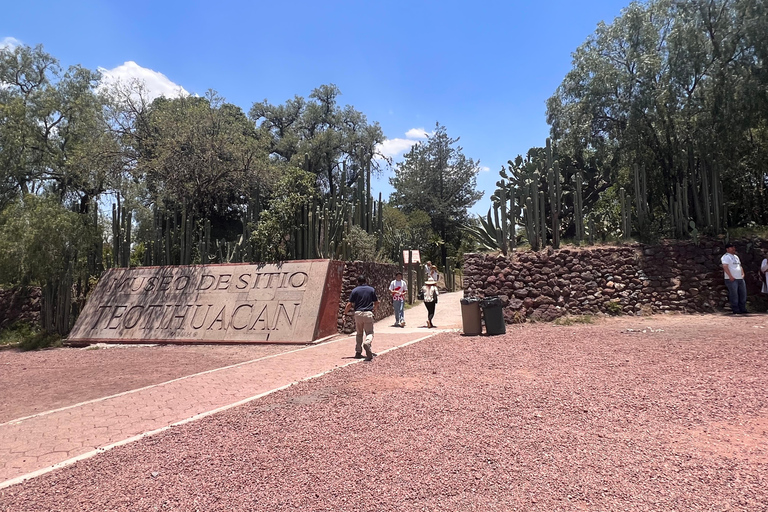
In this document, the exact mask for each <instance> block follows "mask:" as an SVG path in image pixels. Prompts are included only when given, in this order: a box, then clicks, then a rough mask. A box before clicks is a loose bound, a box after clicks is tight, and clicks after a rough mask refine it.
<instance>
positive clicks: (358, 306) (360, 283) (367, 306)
mask: <svg viewBox="0 0 768 512" xmlns="http://www.w3.org/2000/svg"><path fill="white" fill-rule="evenodd" d="M353 309H354V310H355V329H356V330H357V337H356V340H355V359H362V357H363V349H365V360H366V361H370V360H371V359H373V356H375V355H376V354H374V353H373V350H372V348H371V345H372V343H373V317H374V314H375V313H376V310H377V309H379V299H378V297H376V290H374V289H373V287H372V286H369V285H367V284H366V279H365V276H360V277H358V278H357V286H356V287H355V289H354V290H352V293H351V294H350V295H349V302H347V306H346V307H345V308H344V314H345V315H348V314H349V313H350V311H352V310H353ZM364 335H365V343H363V336H364Z"/></svg>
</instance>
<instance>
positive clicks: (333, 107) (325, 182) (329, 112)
mask: <svg viewBox="0 0 768 512" xmlns="http://www.w3.org/2000/svg"><path fill="white" fill-rule="evenodd" d="M340 95H341V91H339V88H338V87H336V86H335V85H333V84H329V85H321V86H320V87H318V88H316V89H314V90H313V91H312V93H311V94H310V95H309V100H310V101H307V100H305V99H304V98H302V97H300V96H296V97H294V98H293V99H291V100H288V101H286V102H285V104H283V105H273V104H271V103H269V102H268V101H267V100H264V101H262V102H257V103H254V104H253V107H252V108H251V110H250V114H249V115H250V118H251V120H252V121H253V122H254V123H256V125H257V127H258V130H259V134H260V136H261V137H262V138H263V139H265V140H266V141H268V144H269V151H270V154H271V155H272V157H273V158H275V159H276V160H279V161H281V162H288V163H290V164H292V165H294V166H297V167H302V168H304V170H306V171H309V172H311V173H313V174H315V175H316V176H317V183H318V188H319V189H320V190H321V191H323V192H327V193H328V194H330V195H334V194H335V193H336V191H337V189H338V188H339V184H340V183H341V181H342V180H343V181H344V182H345V183H346V184H351V183H354V182H355V180H356V179H357V177H358V175H359V174H360V173H367V174H368V176H370V173H371V172H375V171H376V166H377V165H378V163H379V162H380V161H381V160H379V159H376V158H375V157H376V156H379V155H377V149H376V148H377V147H378V145H379V144H380V143H381V142H383V141H384V133H383V132H382V130H381V127H380V126H379V124H378V123H369V122H368V120H367V118H366V116H365V115H364V114H362V113H361V112H359V111H357V110H355V109H354V108H353V107H352V106H349V105H346V106H344V107H341V106H340V105H339V104H338V102H337V98H338V97H339V96H340ZM305 155H306V156H305ZM368 182H370V179H368Z"/></svg>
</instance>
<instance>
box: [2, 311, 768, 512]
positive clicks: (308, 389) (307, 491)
mask: <svg viewBox="0 0 768 512" xmlns="http://www.w3.org/2000/svg"><path fill="white" fill-rule="evenodd" d="M767 352H768V317H766V316H753V317H728V316H660V317H653V318H645V319H639V318H620V319H611V320H606V321H603V322H600V323H599V324H595V325H571V326H555V325H542V324H538V325H526V326H522V327H510V328H509V330H508V333H507V334H506V335H504V336H496V337H491V338H488V337H462V336H460V335H458V334H455V333H444V334H440V335H438V336H436V337H434V338H431V339H428V340H426V341H423V342H420V343H417V344H414V345H410V346H408V347H406V348H403V349H400V350H396V351H393V352H390V353H388V354H384V355H381V356H380V357H377V358H376V359H375V360H374V362H372V363H361V364H355V365H352V366H349V367H345V368H341V369H339V370H337V371H334V372H332V373H330V374H328V375H325V376H323V377H321V378H319V379H315V380H312V381H307V382H302V383H300V384H297V385H295V386H292V387H291V388H289V389H287V390H284V391H282V392H278V393H275V394H272V395H269V396H267V397H264V398H263V399H260V400H257V401H255V402H252V403H250V404H247V405H245V406H242V407H238V408H234V409H231V410H228V411H225V412H223V413H221V414H217V415H214V416H211V417H209V418H206V419H205V420H201V421H197V422H193V423H190V424H186V425H183V426H181V427H175V428H173V429H170V430H169V431H166V432H165V433H163V434H160V435H157V436H154V437H149V438H146V439H143V440H142V441H139V442H136V443H132V444H129V445H126V446H123V447H120V448H116V449H114V450H111V451H109V452H107V453H105V454H102V455H100V456H97V457H95V458H92V459H88V460H86V461H81V462H79V463H77V464H75V465H73V466H70V467H68V468H65V469H63V470H58V471H55V472H52V473H49V474H46V475H44V476H42V477H39V478H35V479H33V480H31V481H28V482H26V483H24V484H21V485H17V486H13V487H9V488H7V489H4V490H0V510H2V511H14V512H16V511H38V510H41V511H42V510H46V511H48V510H56V511H80V510H87V511H104V510H116V511H117V510H120V511H122V510H126V511H128V510H131V511H136V510H139V511H143V510H147V511H149V510H184V511H195V510H199V511H210V510H217V511H218V510H221V511H224V510H227V511H229V510H259V511H260V510H264V511H297V510H301V511H305V510H306V511H310V510H311V511H420V510H430V511H432V510H445V511H457V510H461V511H464V510H480V511H512V510H541V511H553V510H564V511H565V510H568V511H571V510H622V511H624V510H626V511H640V510H643V511H646V510H647V511H659V510H665V511H666V510H680V511H691V510H694V511H698V510H707V511H711V510H716V511H721V510H748V511H760V510H768V481H767V480H768V400H767V399H768V354H767Z"/></svg>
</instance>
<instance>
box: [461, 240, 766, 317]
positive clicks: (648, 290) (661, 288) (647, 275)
mask: <svg viewBox="0 0 768 512" xmlns="http://www.w3.org/2000/svg"><path fill="white" fill-rule="evenodd" d="M734 243H735V244H736V249H737V254H738V255H739V257H740V259H741V261H742V265H743V266H744V270H745V272H746V274H747V275H746V281H747V293H748V295H750V296H751V299H752V300H751V302H752V308H753V309H762V308H763V307H764V304H765V301H764V300H763V299H761V298H760V297H759V295H760V294H759V292H760V283H759V281H758V275H757V270H758V267H759V265H760V262H761V261H762V258H763V257H764V256H762V254H761V251H762V250H766V249H768V241H766V240H761V239H750V240H738V241H734ZM723 247H724V244H723V242H722V241H718V240H701V241H700V242H699V243H698V244H694V243H693V242H670V243H664V244H660V245H653V246H651V245H643V244H632V245H627V246H622V247H590V248H565V249H560V250H557V251H556V250H553V249H552V248H548V249H547V250H544V251H540V252H531V251H527V252H516V253H514V254H512V255H510V256H502V255H491V254H467V255H465V257H464V294H465V296H479V297H490V296H498V297H499V298H500V299H501V301H502V303H503V305H504V318H505V320H506V321H507V323H517V322H523V321H525V320H526V319H533V320H546V321H549V320H554V319H555V318H557V317H559V316H562V315H565V314H571V315H580V314H594V313H608V314H641V313H656V312H664V311H680V312H687V313H693V312H713V311H722V310H723V309H724V308H726V307H727V305H728V293H727V289H726V287H725V284H724V279H723V270H722V265H721V264H720V257H721V256H722V255H723V253H724V252H725V251H724V248H723ZM728 309H730V308H728Z"/></svg>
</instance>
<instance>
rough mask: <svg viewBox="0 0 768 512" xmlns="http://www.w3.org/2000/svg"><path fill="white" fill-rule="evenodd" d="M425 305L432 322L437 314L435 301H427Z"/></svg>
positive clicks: (428, 317)
mask: <svg viewBox="0 0 768 512" xmlns="http://www.w3.org/2000/svg"><path fill="white" fill-rule="evenodd" d="M424 305H425V306H426V307H427V320H429V322H432V318H433V317H434V316H435V303H434V302H425V303H424Z"/></svg>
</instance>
